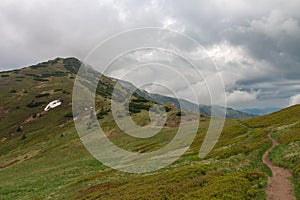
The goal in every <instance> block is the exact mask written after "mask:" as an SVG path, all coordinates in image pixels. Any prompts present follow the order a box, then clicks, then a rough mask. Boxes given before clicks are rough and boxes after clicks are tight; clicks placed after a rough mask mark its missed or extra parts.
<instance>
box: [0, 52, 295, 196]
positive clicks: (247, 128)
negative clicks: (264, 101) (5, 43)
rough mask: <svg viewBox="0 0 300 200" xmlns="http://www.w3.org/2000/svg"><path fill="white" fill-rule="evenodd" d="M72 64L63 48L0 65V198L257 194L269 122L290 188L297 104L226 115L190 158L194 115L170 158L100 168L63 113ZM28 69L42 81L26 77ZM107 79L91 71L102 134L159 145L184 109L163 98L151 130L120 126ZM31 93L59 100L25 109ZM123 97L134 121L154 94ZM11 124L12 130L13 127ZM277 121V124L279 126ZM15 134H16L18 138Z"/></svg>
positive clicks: (137, 144)
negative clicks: (162, 120) (57, 54)
mask: <svg viewBox="0 0 300 200" xmlns="http://www.w3.org/2000/svg"><path fill="white" fill-rule="evenodd" d="M79 66H80V63H79V62H78V61H76V60H74V59H72V58H70V59H65V60H63V59H55V60H53V61H48V62H46V63H42V64H38V65H34V66H32V67H29V68H25V69H22V70H18V71H11V72H5V73H2V74H1V75H2V76H1V77H0V83H1V84H0V89H1V93H0V98H1V104H0V111H1V112H0V119H1V120H0V152H1V154H0V160H1V161H0V199H46V198H51V199H265V188H266V186H267V177H268V176H270V174H271V173H270V170H269V169H268V168H267V167H266V166H265V165H264V164H263V163H262V161H261V157H262V155H263V153H264V152H265V151H266V149H268V148H269V147H270V146H271V142H270V140H269V139H268V138H267V134H268V133H269V129H270V128H273V130H274V134H273V135H274V137H276V138H277V139H278V140H279V141H280V142H281V143H282V145H280V146H279V147H277V148H275V149H274V151H272V152H271V154H270V157H271V158H272V159H273V160H274V162H275V163H277V164H279V165H282V166H284V167H287V168H289V169H291V170H292V171H293V175H294V179H293V182H294V183H295V185H296V188H295V191H296V194H297V195H298V194H299V187H298V186H297V184H298V182H299V173H300V165H299V163H298V161H299V160H300V159H299V154H297V152H300V149H299V146H300V145H299V134H298V133H299V124H297V121H299V119H300V116H299V115H300V114H299V110H300V109H299V108H300V107H299V106H295V107H292V108H289V109H286V110H284V111H282V112H278V113H275V114H271V115H269V116H267V117H259V118H256V119H250V120H236V119H227V120H226V123H225V127H224V129H223V131H222V134H221V137H220V139H219V141H218V142H217V144H216V145H215V147H214V149H213V150H212V151H211V152H210V153H209V155H208V156H207V157H206V158H204V159H200V158H199V156H198V155H199V150H200V147H201V144H202V142H203V139H204V136H205V134H206V132H207V128H208V125H209V119H210V118H209V117H207V116H203V117H202V119H201V120H203V121H201V122H200V126H199V128H198V132H197V135H196V138H195V139H194V141H193V143H192V145H191V146H190V148H189V149H188V150H187V152H186V153H185V154H184V155H183V156H181V157H180V158H179V159H178V160H177V161H176V162H174V163H173V164H171V165H169V166H167V167H166V168H163V169H161V170H159V171H155V172H152V173H145V174H129V173H124V172H120V171H116V170H113V169H110V168H108V167H106V166H104V165H103V164H101V163H100V162H99V161H97V160H96V159H95V158H93V157H92V156H91V155H90V154H89V153H88V151H87V150H86V149H85V148H84V146H83V145H82V143H81V141H80V139H79V137H78V135H77V133H76V130H75V127H74V124H73V121H72V119H71V118H69V116H71V114H73V113H72V111H71V105H70V103H71V92H72V84H73V81H74V80H73V79H72V78H71V77H74V76H75V74H76V73H77V70H78V67H79ZM26 74H27V75H26ZM3 75H4V76H3ZM21 77H22V78H21ZM37 77H40V78H47V79H49V81H47V82H40V81H34V78H37ZM16 78H18V79H22V82H19V81H16ZM87 83H88V82H86V83H84V84H87ZM113 84H114V82H113V81H112V80H111V79H109V78H107V77H103V78H102V79H101V84H100V85H98V96H97V98H96V108H95V109H96V114H98V120H99V122H100V124H101V127H103V130H104V131H105V132H106V134H107V136H108V137H109V138H110V140H111V141H112V142H113V143H115V144H116V145H118V146H120V147H122V148H124V149H126V150H129V151H134V152H141V153H145V152H150V151H154V150H156V149H159V148H161V147H162V146H164V145H166V144H167V143H168V142H169V141H170V140H171V139H172V138H173V137H174V135H175V134H176V132H177V126H178V123H179V120H180V118H181V117H185V116H184V115H182V114H178V111H177V110H174V109H172V108H169V110H168V111H169V112H168V113H167V115H168V120H167V123H166V127H165V128H164V129H163V130H162V131H161V132H160V133H159V134H157V135H155V136H153V137H150V138H146V139H137V138H134V137H131V136H129V135H127V134H124V133H123V132H122V131H121V130H120V129H119V128H118V127H117V126H116V122H115V121H114V120H113V119H112V113H111V110H110V103H109V98H110V95H111V91H112V90H111V88H112V87H113ZM12 90H14V92H13V93H11V91H12ZM42 94H47V95H42ZM48 94H49V95H48ZM36 96H37V97H39V98H38V101H39V102H49V101H51V100H55V99H60V100H63V104H62V105H61V106H59V107H57V108H55V110H50V111H49V112H47V113H44V114H43V115H42V116H41V117H40V116H39V115H37V116H36V117H35V118H34V119H31V117H32V116H33V113H36V114H38V113H40V112H41V110H42V109H43V108H44V105H39V106H37V107H33V108H28V107H27V106H26V105H28V104H29V103H31V102H32V100H36ZM132 102H133V104H132V106H133V107H134V108H135V109H138V110H139V112H136V113H131V114H132V118H133V121H134V122H135V123H137V124H138V125H142V126H143V125H147V124H149V122H150V118H149V115H148V112H147V110H148V108H149V106H150V105H153V103H154V102H151V101H146V100H145V99H143V98H141V97H138V96H137V97H136V96H135V97H133V98H132ZM75 114H76V113H75ZM28 119H31V120H29V121H28ZM26 120H27V121H26ZM24 121H26V123H24ZM20 126H22V131H21V132H19V133H17V132H16V129H17V128H18V127H20ZM282 126H286V127H285V128H281V129H280V127H282ZM275 129H276V131H275ZM277 129H278V130H277ZM23 135H26V138H23V139H21V138H22V136H23ZM287 155H288V156H287ZM297 191H298V192H297Z"/></svg>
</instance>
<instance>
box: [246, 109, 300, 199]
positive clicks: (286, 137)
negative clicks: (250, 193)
mask: <svg viewBox="0 0 300 200" xmlns="http://www.w3.org/2000/svg"><path fill="white" fill-rule="evenodd" d="M248 124H249V126H252V127H268V128H267V129H269V130H270V131H271V132H272V137H274V138H275V139H277V140H278V141H279V142H280V145H279V146H277V147H275V148H274V149H273V151H271V152H270V154H269V158H270V160H271V161H272V162H273V163H275V164H277V165H279V166H282V167H285V168H287V169H289V170H290V171H291V172H292V173H293V179H292V180H291V181H292V182H293V183H294V193H295V195H296V197H297V199H300V105H296V106H292V107H290V108H287V109H284V110H282V111H279V112H275V113H273V114H270V115H266V116H262V117H258V118H256V119H252V120H250V121H248Z"/></svg>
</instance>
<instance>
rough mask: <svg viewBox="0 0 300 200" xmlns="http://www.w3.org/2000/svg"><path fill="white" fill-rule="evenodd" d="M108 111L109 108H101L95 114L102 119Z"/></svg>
mask: <svg viewBox="0 0 300 200" xmlns="http://www.w3.org/2000/svg"><path fill="white" fill-rule="evenodd" d="M109 112H110V108H107V109H103V108H101V110H100V112H99V113H98V114H97V119H103V117H104V116H105V115H108V113H109Z"/></svg>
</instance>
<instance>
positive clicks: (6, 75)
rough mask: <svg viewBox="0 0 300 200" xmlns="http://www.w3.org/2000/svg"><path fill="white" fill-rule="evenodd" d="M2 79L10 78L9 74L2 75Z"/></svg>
mask: <svg viewBox="0 0 300 200" xmlns="http://www.w3.org/2000/svg"><path fill="white" fill-rule="evenodd" d="M1 77H3V78H5V77H9V75H8V74H2V75H1Z"/></svg>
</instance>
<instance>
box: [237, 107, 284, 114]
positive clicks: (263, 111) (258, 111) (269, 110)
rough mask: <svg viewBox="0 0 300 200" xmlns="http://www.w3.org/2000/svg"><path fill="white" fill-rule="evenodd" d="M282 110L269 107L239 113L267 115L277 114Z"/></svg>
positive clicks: (244, 110)
mask: <svg viewBox="0 0 300 200" xmlns="http://www.w3.org/2000/svg"><path fill="white" fill-rule="evenodd" d="M282 109H283V108H276V107H270V108H245V109H241V110H240V111H242V112H246V113H249V114H253V115H259V116H261V115H267V114H270V113H273V112H277V111H279V110H282Z"/></svg>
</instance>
